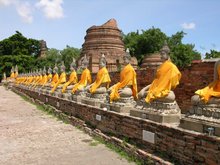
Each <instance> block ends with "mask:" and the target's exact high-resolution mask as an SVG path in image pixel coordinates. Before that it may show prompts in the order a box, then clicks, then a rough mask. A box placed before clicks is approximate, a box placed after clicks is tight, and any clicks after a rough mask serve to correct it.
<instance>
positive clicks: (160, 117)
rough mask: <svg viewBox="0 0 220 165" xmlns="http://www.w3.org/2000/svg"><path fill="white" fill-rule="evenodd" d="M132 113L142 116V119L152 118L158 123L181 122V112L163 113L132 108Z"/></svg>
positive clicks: (132, 114)
mask: <svg viewBox="0 0 220 165" xmlns="http://www.w3.org/2000/svg"><path fill="white" fill-rule="evenodd" d="M130 115H131V116H135V117H140V118H142V119H148V120H152V121H155V122H158V123H169V124H178V123H180V118H181V114H180V113H177V114H163V113H159V112H156V111H145V110H138V109H132V110H130Z"/></svg>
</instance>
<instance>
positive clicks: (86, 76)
mask: <svg viewBox="0 0 220 165" xmlns="http://www.w3.org/2000/svg"><path fill="white" fill-rule="evenodd" d="M91 82H92V77H91V74H90V71H89V69H87V68H86V69H84V70H83V72H82V75H81V79H80V81H79V82H78V83H77V84H75V85H74V87H73V89H72V93H75V92H76V91H77V90H78V89H82V88H84V87H85V86H86V85H87V84H91Z"/></svg>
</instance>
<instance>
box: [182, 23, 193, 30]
mask: <svg viewBox="0 0 220 165" xmlns="http://www.w3.org/2000/svg"><path fill="white" fill-rule="evenodd" d="M181 27H182V28H183V29H187V30H190V29H195V28H196V24H195V23H194V22H190V23H186V22H184V23H183V24H181Z"/></svg>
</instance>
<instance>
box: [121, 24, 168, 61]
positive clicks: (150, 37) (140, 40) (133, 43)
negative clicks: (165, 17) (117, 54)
mask: <svg viewBox="0 0 220 165" xmlns="http://www.w3.org/2000/svg"><path fill="white" fill-rule="evenodd" d="M166 39H167V36H166V34H164V33H163V32H161V30H160V29H159V28H154V27H152V28H151V29H148V30H142V33H141V34H139V31H137V32H131V33H128V34H127V35H124V37H123V41H124V43H125V46H126V47H127V48H129V49H130V51H131V54H132V55H134V56H135V57H136V58H137V60H138V63H139V64H140V63H141V61H142V60H143V58H144V57H145V56H146V55H149V54H150V53H154V52H157V51H159V50H160V48H161V47H162V45H163V43H164V40H166Z"/></svg>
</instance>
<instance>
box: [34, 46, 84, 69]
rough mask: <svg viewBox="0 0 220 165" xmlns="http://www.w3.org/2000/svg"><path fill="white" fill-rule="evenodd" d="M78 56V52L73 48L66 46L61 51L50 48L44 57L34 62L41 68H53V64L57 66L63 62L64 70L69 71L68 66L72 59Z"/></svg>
mask: <svg viewBox="0 0 220 165" xmlns="http://www.w3.org/2000/svg"><path fill="white" fill-rule="evenodd" d="M79 55H80V50H79V49H77V48H74V47H70V46H68V45H67V46H66V48H64V49H63V50H61V51H60V50H58V49H55V48H51V49H49V50H48V51H47V52H46V57H42V58H38V59H37V60H36V66H37V67H38V68H43V67H44V66H46V67H47V68H48V67H54V65H55V63H56V64H57V65H58V66H59V65H60V64H61V61H64V64H65V66H66V70H67V71H69V66H70V64H71V62H72V59H73V57H74V58H75V59H77V58H78V57H79Z"/></svg>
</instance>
